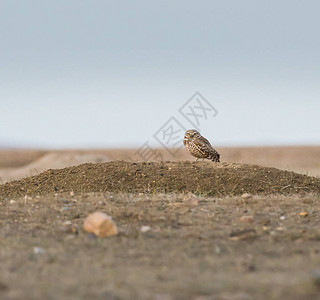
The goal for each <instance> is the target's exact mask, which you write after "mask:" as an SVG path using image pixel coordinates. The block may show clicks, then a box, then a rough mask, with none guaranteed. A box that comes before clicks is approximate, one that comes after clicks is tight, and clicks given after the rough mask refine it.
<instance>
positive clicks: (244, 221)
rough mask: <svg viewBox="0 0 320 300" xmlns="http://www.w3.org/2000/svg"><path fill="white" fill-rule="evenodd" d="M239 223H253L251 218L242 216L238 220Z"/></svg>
mask: <svg viewBox="0 0 320 300" xmlns="http://www.w3.org/2000/svg"><path fill="white" fill-rule="evenodd" d="M240 222H242V223H253V216H242V217H241V218H240Z"/></svg>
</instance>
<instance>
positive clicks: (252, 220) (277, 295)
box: [0, 193, 320, 300]
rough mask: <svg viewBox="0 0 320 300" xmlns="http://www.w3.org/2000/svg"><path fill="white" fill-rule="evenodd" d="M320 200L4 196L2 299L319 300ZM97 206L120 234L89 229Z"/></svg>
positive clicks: (0, 230)
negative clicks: (101, 235) (99, 234)
mask: <svg viewBox="0 0 320 300" xmlns="http://www.w3.org/2000/svg"><path fill="white" fill-rule="evenodd" d="M319 202H320V198H319V197H315V196H311V195H310V196H304V197H296V196H290V197H284V196H268V197H259V196H255V197H253V198H251V199H247V200H245V199H242V198H241V197H231V198H229V197H227V198H210V197H204V198H203V197H196V196H194V195H192V194H188V195H185V194H166V195H134V194H127V193H125V194H124V193H121V194H111V193H90V194H86V193H81V194H75V195H74V196H72V197H71V196H70V195H67V194H57V195H56V196H53V197H44V196H43V197H42V196H41V197H37V198H36V197H35V198H30V197H29V198H26V199H25V198H20V199H16V200H15V201H14V202H13V201H9V200H8V201H2V202H0V204H1V206H0V215H1V217H0V220H1V221H0V246H1V252H0V259H1V269H0V275H1V276H0V278H1V279H0V298H1V299H223V300H229V299H230V300H231V299H232V300H233V299H291V300H294V299H319V297H320V294H319V290H320V269H319V266H320V256H319V253H320V247H319V240H320V231H319V221H320V205H319ZM93 211H103V212H106V213H108V214H109V215H112V216H113V219H114V221H115V222H116V224H117V226H118V228H119V234H118V235H117V236H113V237H109V238H105V239H101V238H95V237H94V236H92V235H90V234H87V233H85V232H84V231H83V229H82V224H83V220H84V218H85V217H86V216H87V215H88V214H89V213H91V212H93ZM301 212H307V213H308V216H299V214H300V213H301ZM244 216H246V217H247V219H245V220H246V221H243V217H244ZM241 220H242V221H241ZM142 226H149V227H150V229H149V230H148V231H146V232H142V231H141V228H142ZM144 228H145V227H144Z"/></svg>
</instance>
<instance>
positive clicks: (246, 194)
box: [241, 193, 252, 199]
mask: <svg viewBox="0 0 320 300" xmlns="http://www.w3.org/2000/svg"><path fill="white" fill-rule="evenodd" d="M241 198H242V199H250V198H252V195H251V194H248V193H244V194H242V195H241Z"/></svg>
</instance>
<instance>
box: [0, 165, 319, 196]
mask: <svg viewBox="0 0 320 300" xmlns="http://www.w3.org/2000/svg"><path fill="white" fill-rule="evenodd" d="M69 191H74V192H105V191H109V192H129V193H168V192H192V193H195V194H199V195H209V196H233V195H241V194H242V193H244V192H246V193H251V194H261V195H270V194H284V195H286V194H295V193H316V194H320V179H319V178H315V177H310V176H306V175H301V174H297V173H294V172H288V171H284V170H279V169H275V168H266V167H261V166H257V165H247V164H234V163H233V164H230V163H219V164H215V163H210V162H188V161H185V162H142V163H135V162H133V163H132V162H125V161H112V162H107V163H98V164H83V165H79V166H75V167H69V168H64V169H59V170H48V171H45V172H43V173H41V174H39V175H36V176H32V177H29V178H25V179H22V180H18V181H12V182H8V183H6V184H3V185H0V198H2V199H3V198H16V197H21V196H24V195H45V194H53V193H57V192H59V193H60V192H69Z"/></svg>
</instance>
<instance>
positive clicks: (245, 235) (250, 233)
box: [229, 229, 257, 240]
mask: <svg viewBox="0 0 320 300" xmlns="http://www.w3.org/2000/svg"><path fill="white" fill-rule="evenodd" d="M255 237H257V234H256V231H255V230H254V229H245V230H236V231H232V232H231V233H230V235H229V238H230V239H231V240H247V239H252V238H255Z"/></svg>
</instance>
